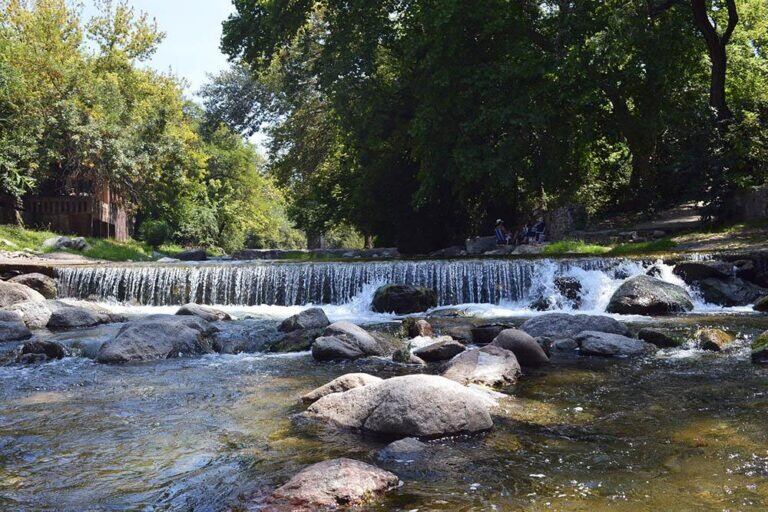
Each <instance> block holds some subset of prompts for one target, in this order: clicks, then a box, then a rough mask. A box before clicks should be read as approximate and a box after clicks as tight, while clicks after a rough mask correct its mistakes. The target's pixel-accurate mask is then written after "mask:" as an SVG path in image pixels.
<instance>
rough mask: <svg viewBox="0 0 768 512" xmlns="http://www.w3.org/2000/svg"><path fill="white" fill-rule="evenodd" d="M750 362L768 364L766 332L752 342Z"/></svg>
mask: <svg viewBox="0 0 768 512" xmlns="http://www.w3.org/2000/svg"><path fill="white" fill-rule="evenodd" d="M752 362H753V363H758V364H768V331H765V332H764V333H762V334H760V335H758V336H756V337H755V339H754V340H752Z"/></svg>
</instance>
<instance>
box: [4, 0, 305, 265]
mask: <svg viewBox="0 0 768 512" xmlns="http://www.w3.org/2000/svg"><path fill="white" fill-rule="evenodd" d="M96 4H97V7H98V8H99V12H98V14H97V15H96V16H95V17H93V18H92V19H82V18H81V16H80V14H79V12H78V10H77V8H76V7H74V6H73V4H72V3H70V2H68V1H66V0H31V1H21V0H0V195H2V199H3V201H2V202H3V205H4V206H6V207H8V206H11V207H18V206H20V205H21V201H22V199H23V197H24V196H25V195H26V194H29V193H39V194H43V195H69V194H76V193H82V192H95V193H98V192H99V191H100V190H103V188H104V187H105V186H108V187H109V189H110V190H111V192H112V193H113V195H114V197H116V198H117V200H119V201H122V202H123V203H124V204H125V206H126V207H127V208H128V209H129V210H131V211H133V212H134V213H135V214H136V218H137V219H138V221H139V224H142V223H144V222H145V221H158V222H163V223H165V224H166V225H167V226H168V227H169V231H170V233H169V238H170V240H172V241H173V242H176V243H179V244H184V245H191V246H204V247H207V248H214V250H215V249H216V248H220V249H221V250H225V251H233V250H236V249H239V248H242V247H245V246H250V247H277V246H284V247H295V246H300V245H301V244H302V243H303V239H302V236H301V234H300V233H299V232H298V231H296V230H295V229H294V228H293V226H292V224H291V222H290V221H289V220H288V218H287V216H286V204H285V198H284V195H283V193H282V191H280V190H279V189H278V188H277V187H276V185H275V183H274V181H273V178H271V177H270V176H268V175H267V174H266V173H265V171H264V163H263V158H262V157H261V156H260V155H259V154H258V153H257V151H256V149H255V148H254V147H253V146H252V145H251V144H250V143H249V142H248V141H247V140H246V139H245V138H244V137H243V136H242V135H240V134H239V133H237V132H235V131H233V130H232V129H230V128H229V127H227V125H225V124H223V123H222V122H221V120H220V119H219V118H218V117H216V115H215V113H212V112H209V111H205V110H204V109H202V108H201V107H200V106H198V105H196V104H194V103H192V102H190V101H187V100H185V99H184V96H183V90H182V86H181V83H180V80H179V79H177V78H176V77H174V76H172V75H169V74H163V73H158V72H155V71H151V70H149V69H147V68H146V67H145V66H144V64H143V63H144V62H145V61H146V60H147V59H148V58H149V57H151V56H152V54H153V53H154V52H155V50H156V48H157V46H158V44H159V43H160V42H161V41H162V39H163V38H164V34H163V33H162V32H161V31H160V29H159V28H158V27H157V25H156V24H155V23H154V22H153V21H151V20H150V18H149V17H148V16H147V15H146V14H143V13H137V12H135V11H134V10H133V9H132V8H130V7H129V6H128V4H127V2H125V1H118V2H112V1H109V0H98V1H97V2H96ZM152 243H156V240H152ZM114 247H117V246H113V245H109V244H107V245H105V246H103V247H102V249H100V250H99V251H100V253H103V254H105V255H110V254H111V253H110V251H111V250H112V249H113V248H114ZM108 248H109V250H108ZM94 250H96V249H95V248H94ZM121 250H122V249H121ZM125 251H127V252H126V254H133V256H136V257H138V256H140V255H141V252H142V251H140V250H139V249H136V250H135V251H134V253H135V254H134V253H131V250H130V249H128V248H125ZM119 252H120V251H118V253H119Z"/></svg>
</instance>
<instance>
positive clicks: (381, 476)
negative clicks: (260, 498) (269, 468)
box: [268, 458, 399, 512]
mask: <svg viewBox="0 0 768 512" xmlns="http://www.w3.org/2000/svg"><path fill="white" fill-rule="evenodd" d="M398 482H399V479H398V478H397V476H396V475H394V474H393V473H390V472H389V471H384V470H383V469H380V468H377V467H376V466H372V465H370V464H366V463H364V462H360V461H359V460H353V459H346V458H341V459H333V460H326V461H323V462H318V463H317V464H313V465H311V466H309V467H307V468H304V469H303V470H301V471H300V472H299V473H297V474H296V475H295V476H294V477H293V478H291V479H290V480H289V481H288V482H287V483H286V484H285V485H283V486H282V487H280V488H278V489H277V490H275V492H274V493H272V496H270V498H269V504H270V508H269V509H268V510H274V511H292V512H296V511H310V510H319V509H336V508H338V507H349V506H355V505H360V504H363V503H365V502H367V501H369V500H371V499H372V498H373V497H374V496H376V495H377V494H382V493H384V492H386V491H387V490H389V489H392V488H394V487H396V486H397V484H398Z"/></svg>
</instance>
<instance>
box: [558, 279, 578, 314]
mask: <svg viewBox="0 0 768 512" xmlns="http://www.w3.org/2000/svg"><path fill="white" fill-rule="evenodd" d="M554 284H555V288H557V291H558V292H560V295H562V296H563V297H564V298H565V299H566V300H567V301H569V302H570V303H571V305H572V306H573V307H574V308H576V309H578V308H580V307H581V291H582V286H581V281H579V280H578V279H576V278H575V277H569V276H559V277H556V278H555V281H554Z"/></svg>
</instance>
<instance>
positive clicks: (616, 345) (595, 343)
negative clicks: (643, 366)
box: [576, 331, 656, 356]
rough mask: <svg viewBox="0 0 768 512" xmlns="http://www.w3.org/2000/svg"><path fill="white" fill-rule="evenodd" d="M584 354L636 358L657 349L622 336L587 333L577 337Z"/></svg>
mask: <svg viewBox="0 0 768 512" xmlns="http://www.w3.org/2000/svg"><path fill="white" fill-rule="evenodd" d="M576 341H577V342H578V343H579V347H580V350H581V353H582V354H585V355H594V356H634V355H640V354H647V353H651V352H654V351H655V350H656V347H654V346H653V345H651V344H650V343H646V342H644V341H641V340H636V339H634V338H628V337H626V336H622V335H620V334H609V333H606V332H594V331H586V332H583V333H581V334H579V335H578V336H576Z"/></svg>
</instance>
